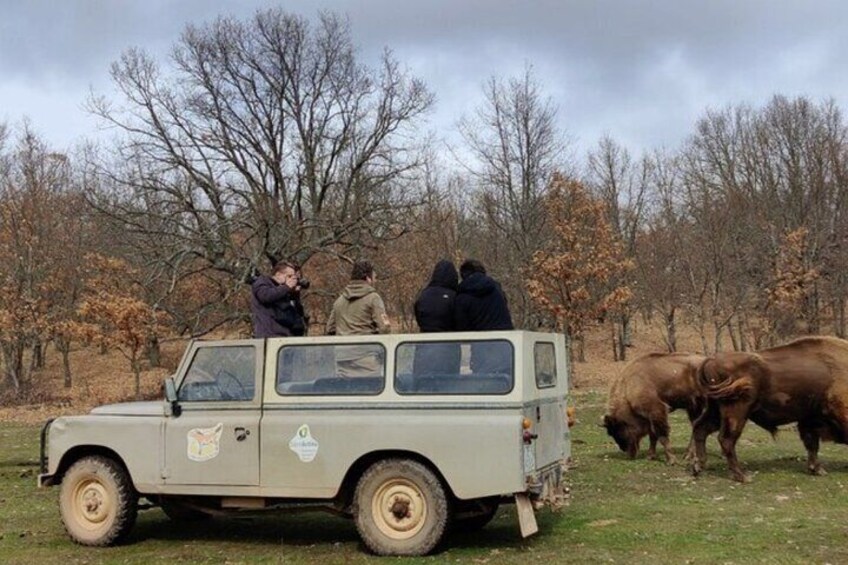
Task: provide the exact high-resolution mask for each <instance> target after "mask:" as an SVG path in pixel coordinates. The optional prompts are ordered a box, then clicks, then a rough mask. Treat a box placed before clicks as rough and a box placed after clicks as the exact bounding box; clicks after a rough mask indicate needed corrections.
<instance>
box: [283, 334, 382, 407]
mask: <svg viewBox="0 0 848 565" xmlns="http://www.w3.org/2000/svg"><path fill="white" fill-rule="evenodd" d="M385 382H386V350H385V348H384V347H383V346H382V345H380V344H377V343H362V344H359V343H357V344H346V345H286V346H283V347H281V348H280V351H279V353H278V354H277V382H276V389H277V393H278V394H280V395H284V396H290V395H373V394H379V393H381V392H382V391H383V387H384V386H385Z"/></svg>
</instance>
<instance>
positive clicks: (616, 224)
mask: <svg viewBox="0 0 848 565" xmlns="http://www.w3.org/2000/svg"><path fill="white" fill-rule="evenodd" d="M588 167H589V186H590V187H591V188H592V189H593V191H594V192H595V193H596V194H597V196H598V197H599V198H600V199H601V200H602V201H603V203H604V205H605V207H606V210H607V219H608V221H609V223H610V225H611V226H612V228H613V230H614V232H615V234H616V235H617V237H618V238H619V239H620V241H621V242H622V244H623V246H624V254H625V256H626V257H627V258H628V259H631V260H632V259H635V256H636V239H637V236H638V234H639V230H640V228H641V227H642V221H643V219H644V214H645V206H646V199H647V189H648V179H649V177H650V175H651V173H652V171H651V168H652V162H651V160H649V159H647V158H645V159H642V160H641V161H639V162H638V163H634V162H633V159H632V158H631V157H630V153H629V152H628V151H627V149H626V148H624V147H622V146H621V145H619V144H618V143H616V142H615V141H614V140H613V139H612V138H610V137H608V136H607V137H603V138H602V139H601V140H600V141H599V142H598V147H597V149H595V150H594V151H591V152H589V157H588ZM623 276H627V277H631V276H633V275H632V274H631V273H623ZM633 283H634V281H632V280H612V281H610V284H611V285H612V286H613V287H617V286H633ZM631 318H632V311H631V309H630V308H628V307H624V308H621V309H620V311H619V312H618V314H617V320H615V327H616V331H615V332H614V335H616V339H615V342H616V343H615V346H614V351H615V359H616V361H624V360H625V359H626V356H627V346H629V345H630V341H631V336H630V332H631V328H630V321H631Z"/></svg>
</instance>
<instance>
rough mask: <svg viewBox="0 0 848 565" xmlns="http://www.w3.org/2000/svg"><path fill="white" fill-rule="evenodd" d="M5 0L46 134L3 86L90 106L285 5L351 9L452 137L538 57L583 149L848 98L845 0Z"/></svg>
mask: <svg viewBox="0 0 848 565" xmlns="http://www.w3.org/2000/svg"><path fill="white" fill-rule="evenodd" d="M0 4H3V6H0V10H2V13H3V18H2V20H0V77H2V78H3V81H4V82H6V83H9V84H11V83H14V84H15V85H16V86H17V87H16V88H2V87H0V112H6V113H7V116H6V117H7V118H9V117H11V118H14V117H15V116H8V111H9V110H8V108H14V107H17V106H15V104H17V105H18V106H20V107H21V108H23V109H24V110H26V111H27V112H28V113H31V114H33V118H34V121H35V122H36V125H37V126H40V128H41V129H42V130H43V131H45V133H47V132H48V130H51V128H57V127H59V126H57V125H56V124H55V123H51V124H39V119H38V115H37V114H38V113H39V110H38V108H30V107H29V106H28V105H27V103H26V101H21V100H20V97H19V98H18V100H17V102H10V101H9V100H7V99H6V97H5V94H4V93H7V92H13V91H14V92H20V91H21V88H30V89H31V90H32V91H33V92H34V91H38V92H39V96H38V97H37V98H38V99H39V100H44V99H45V98H49V96H56V97H57V99H58V97H59V96H62V95H64V96H66V97H67V96H77V97H79V98H78V99H77V100H74V102H73V104H74V107H75V108H76V109H75V110H74V111H79V108H78V107H79V104H80V103H81V102H82V98H84V95H85V91H86V89H87V87H88V85H90V84H93V85H95V87H98V88H103V87H104V85H106V84H107V82H108V81H107V73H108V65H109V63H110V62H111V61H112V60H114V59H115V58H116V57H117V56H118V55H119V54H120V52H121V51H122V50H123V49H125V48H127V47H129V46H141V47H144V48H145V49H147V50H149V51H152V52H154V53H156V54H159V55H163V54H164V53H166V51H167V48H168V47H169V46H170V45H171V44H172V43H173V42H174V41H176V40H177V38H178V36H179V33H180V31H181V30H182V29H183V27H184V26H185V25H186V23H188V22H193V23H202V22H204V21H209V20H211V19H214V18H215V17H216V16H217V15H219V14H227V15H235V16H238V17H246V16H248V15H250V14H251V13H253V12H254V11H255V10H256V9H259V8H263V7H270V6H281V7H282V8H283V9H286V10H292V11H296V12H298V13H301V14H303V15H305V16H307V17H313V16H314V15H315V14H316V12H317V11H318V10H332V11H337V12H342V13H346V14H347V15H348V16H349V18H350V21H351V29H352V32H353V34H354V37H355V39H356V41H357V43H358V44H359V45H360V46H361V49H362V53H363V56H364V57H366V58H371V57H375V56H376V55H377V54H378V53H379V52H380V50H381V49H382V48H383V47H384V46H389V47H391V48H392V49H393V50H394V51H395V53H396V54H397V56H398V58H399V59H400V60H401V61H402V62H404V63H405V64H407V65H408V66H409V67H410V68H411V69H412V70H413V72H415V73H416V74H418V75H420V76H422V78H424V79H425V80H426V81H427V83H428V84H429V85H430V86H431V88H432V89H433V90H434V91H435V93H436V95H437V97H438V107H437V109H436V112H435V113H434V116H433V126H434V127H435V128H436V129H437V130H439V132H440V133H442V134H445V133H446V132H448V130H450V128H451V127H452V125H453V123H454V122H455V120H456V119H458V118H459V117H460V115H461V114H462V113H464V112H467V111H469V110H470V109H472V108H473V107H474V106H475V105H476V103H477V100H478V99H479V87H480V84H481V83H482V82H483V81H484V80H485V79H486V78H487V77H489V76H491V75H501V76H505V75H511V74H517V73H520V72H521V70H522V68H523V66H524V64H525V63H526V62H529V63H532V64H533V65H534V66H535V68H536V70H537V76H538V77H539V78H540V79H541V81H542V82H543V83H544V84H545V86H546V88H547V89H548V91H549V92H550V93H551V94H552V96H553V97H554V98H555V100H556V102H558V103H559V104H560V106H561V111H560V118H561V120H562V123H563V126H564V127H566V128H567V129H568V130H569V131H570V132H571V133H572V134H574V135H575V136H576V137H577V138H578V139H579V145H580V146H581V147H584V146H588V145H591V144H593V143H594V141H595V140H596V139H597V137H599V136H600V135H602V134H603V133H604V132H608V133H610V134H611V135H613V136H614V137H619V138H621V139H622V141H625V142H628V143H631V144H632V145H633V146H634V147H637V148H641V147H644V148H647V147H650V146H654V145H661V144H665V145H674V144H675V143H677V142H678V141H679V140H680V139H682V138H683V137H684V136H685V135H686V133H687V132H688V131H691V126H692V123H693V122H694V120H695V119H696V118H697V116H698V115H700V114H701V113H702V111H703V109H704V108H705V107H707V106H718V105H725V104H729V103H738V102H742V101H747V102H751V103H754V104H759V103H762V102H764V101H765V100H767V99H768V97H769V96H771V95H772V94H773V93H775V92H782V93H786V94H789V95H795V94H806V95H809V96H811V97H813V98H816V99H820V98H824V97H827V96H834V97H836V99H837V101H840V102H842V103H845V102H848V100H846V98H845V96H846V95H845V86H846V85H845V79H843V78H842V77H844V76H848V74H846V70H848V68H846V67H848V57H846V56H845V54H846V47H848V45H846V42H848V33H846V32H847V31H848V29H846V22H848V18H846V16H848V4H846V3H844V2H837V1H833V0H813V1H808V2H803V3H801V2H797V3H796V2H793V3H789V2H774V1H773V0H748V1H746V2H738V1H732V0H720V1H711V2H681V1H674V0H664V1H653V2H651V1H646V0H639V1H634V0H618V1H612V0H595V1H579V2H578V1H573V2H572V1H568V2H566V1H562V0H560V1H555V0H543V1H527V0H524V1H518V0H498V1H494V0H467V1H462V2H457V1H447V0H428V1H426V2H398V1H397V0H369V1H363V0H360V1H358V2H349V1H348V2H346V1H342V0H314V1H309V2H307V1H288V2H269V1H261V0H250V1H247V0H241V1H238V2H233V1H225V0H205V1H204V0H184V1H179V2H175V1H169V0H150V1H146V2H130V1H121V2H112V1H106V0H66V1H63V2H47V1H43V0H38V1H28V2H18V1H12V0H6V1H0ZM20 85H23V87H20ZM18 87H20V88H18ZM34 98H36V97H34ZM62 104H69V103H68V102H67V101H65V102H62ZM54 113H55V112H54ZM2 117H3V115H0V118H2ZM76 133H77V134H79V133H87V132H76Z"/></svg>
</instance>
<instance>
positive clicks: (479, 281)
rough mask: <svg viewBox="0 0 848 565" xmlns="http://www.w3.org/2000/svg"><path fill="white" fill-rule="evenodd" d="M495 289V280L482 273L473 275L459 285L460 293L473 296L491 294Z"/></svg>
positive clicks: (496, 285) (496, 284) (496, 286)
mask: <svg viewBox="0 0 848 565" xmlns="http://www.w3.org/2000/svg"><path fill="white" fill-rule="evenodd" d="M497 288H498V283H497V282H495V279H493V278H492V277H490V276H489V275H485V274H483V273H473V274H471V275H469V276H468V277H466V278H464V279H462V282H461V283H459V292H460V293H465V294H473V295H474V296H486V295H487V294H491V293H493V292H494V291H495V290H497Z"/></svg>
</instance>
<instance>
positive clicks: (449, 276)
mask: <svg viewBox="0 0 848 565" xmlns="http://www.w3.org/2000/svg"><path fill="white" fill-rule="evenodd" d="M458 285H459V275H458V274H457V272H456V267H455V266H454V264H453V263H451V262H450V261H448V260H446V259H442V260H441V261H439V262H438V263H436V267H435V268H434V269H433V276H432V277H430V284H428V285H427V286H438V287H442V288H449V289H451V290H456V288H457V286H458Z"/></svg>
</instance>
